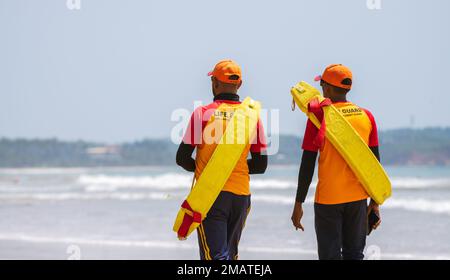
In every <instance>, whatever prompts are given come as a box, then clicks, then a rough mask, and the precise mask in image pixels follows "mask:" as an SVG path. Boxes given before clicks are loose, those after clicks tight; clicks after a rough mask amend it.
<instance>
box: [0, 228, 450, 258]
mask: <svg viewBox="0 0 450 280" xmlns="http://www.w3.org/2000/svg"><path fill="white" fill-rule="evenodd" d="M0 240H3V241H20V242H31V243H42V244H46V243H61V244H76V245H90V246H112V247H136V248H158V249H168V250H171V249H172V250H173V249H175V250H179V249H184V250H196V249H197V245H194V244H189V243H185V242H179V241H173V242H171V241H146V240H113V239H87V238H75V237H74V238H71V237H64V238H59V237H42V236H30V235H26V234H21V233H19V234H0ZM239 250H240V251H241V252H252V253H269V254H288V255H309V256H310V257H311V258H316V255H317V252H316V251H315V250H307V249H301V248H293V247H286V248H280V247H254V246H241V247H240V248H239ZM380 257H381V258H382V259H383V258H384V259H426V260H431V259H446V260H448V259H450V256H445V255H431V254H428V255H425V254H420V255H418V254H413V253H384V252H382V253H381V255H380Z"/></svg>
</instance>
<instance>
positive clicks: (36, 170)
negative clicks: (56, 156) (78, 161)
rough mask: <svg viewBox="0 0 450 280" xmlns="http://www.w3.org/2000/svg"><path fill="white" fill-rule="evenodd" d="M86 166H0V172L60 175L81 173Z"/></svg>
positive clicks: (85, 170) (85, 169) (6, 173)
mask: <svg viewBox="0 0 450 280" xmlns="http://www.w3.org/2000/svg"><path fill="white" fill-rule="evenodd" d="M87 170H88V169H87V168H75V167H72V168H49V167H42V168H41V167H35V168H0V174H5V175H61V174H64V175H66V174H82V173H86V172H87Z"/></svg>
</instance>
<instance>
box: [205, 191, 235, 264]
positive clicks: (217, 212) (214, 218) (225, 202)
mask: <svg viewBox="0 0 450 280" xmlns="http://www.w3.org/2000/svg"><path fill="white" fill-rule="evenodd" d="M231 203H232V201H231V199H230V197H229V196H227V195H226V194H224V192H221V193H220V194H219V196H218V197H217V199H216V201H215V202H214V204H213V206H212V207H211V210H209V212H208V215H207V217H206V219H204V220H203V222H202V224H201V225H200V226H199V227H198V229H197V234H198V241H199V246H200V258H201V259H202V260H226V259H229V251H228V244H227V223H228V219H229V216H230V209H231Z"/></svg>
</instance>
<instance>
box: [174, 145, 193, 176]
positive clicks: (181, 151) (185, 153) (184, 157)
mask: <svg viewBox="0 0 450 280" xmlns="http://www.w3.org/2000/svg"><path fill="white" fill-rule="evenodd" d="M194 150H195V147H193V146H192V145H189V144H185V143H184V142H181V144H180V146H179V147H178V151H177V159H176V160H177V164H178V165H179V166H181V167H183V168H184V170H186V171H189V172H194V171H195V160H194V159H193V158H192V153H193V152H194Z"/></svg>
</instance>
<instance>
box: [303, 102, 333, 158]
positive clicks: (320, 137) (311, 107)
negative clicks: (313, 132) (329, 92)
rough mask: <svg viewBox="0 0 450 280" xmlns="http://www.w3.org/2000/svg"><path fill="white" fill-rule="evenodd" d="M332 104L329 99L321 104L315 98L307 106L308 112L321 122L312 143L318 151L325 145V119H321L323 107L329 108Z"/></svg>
mask: <svg viewBox="0 0 450 280" xmlns="http://www.w3.org/2000/svg"><path fill="white" fill-rule="evenodd" d="M331 104H332V102H331V100H330V99H329V98H325V99H324V100H323V101H322V102H319V99H318V98H315V99H313V100H311V102H309V104H308V112H310V113H313V114H314V115H315V116H316V117H317V119H318V120H319V121H320V122H321V124H320V128H319V132H318V133H317V136H316V138H315V139H314V141H313V143H314V145H316V146H317V147H319V148H320V149H322V148H323V145H324V144H325V135H326V131H327V130H326V122H325V118H324V117H323V109H322V108H323V107H325V106H330V105H331Z"/></svg>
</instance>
